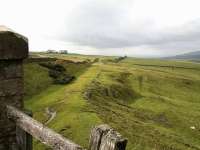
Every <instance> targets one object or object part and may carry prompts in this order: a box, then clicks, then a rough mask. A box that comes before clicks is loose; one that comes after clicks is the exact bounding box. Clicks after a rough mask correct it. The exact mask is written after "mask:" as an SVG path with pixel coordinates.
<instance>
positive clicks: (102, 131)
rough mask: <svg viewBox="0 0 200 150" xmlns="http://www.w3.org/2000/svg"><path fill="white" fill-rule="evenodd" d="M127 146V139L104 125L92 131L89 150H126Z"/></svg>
mask: <svg viewBox="0 0 200 150" xmlns="http://www.w3.org/2000/svg"><path fill="white" fill-rule="evenodd" d="M126 144H127V139H125V138H123V137H122V136H121V135H120V134H119V133H118V132H117V131H115V130H113V129H112V128H111V127H110V126H108V125H106V124H104V125H99V126H97V127H94V128H93V129H92V131H91V135H90V143H89V150H125V149H126Z"/></svg>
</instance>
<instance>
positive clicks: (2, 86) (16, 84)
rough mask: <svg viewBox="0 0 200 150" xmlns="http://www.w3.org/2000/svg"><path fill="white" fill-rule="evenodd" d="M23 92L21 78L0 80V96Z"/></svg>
mask: <svg viewBox="0 0 200 150" xmlns="http://www.w3.org/2000/svg"><path fill="white" fill-rule="evenodd" d="M21 94H23V79H22V78H17V79H7V80H0V96H9V95H21Z"/></svg>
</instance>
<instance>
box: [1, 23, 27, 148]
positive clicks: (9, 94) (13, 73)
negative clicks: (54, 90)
mask: <svg viewBox="0 0 200 150" xmlns="http://www.w3.org/2000/svg"><path fill="white" fill-rule="evenodd" d="M27 55H28V41H27V39H26V38H25V37H24V36H21V35H19V34H17V33H15V32H13V31H12V30H10V29H8V28H6V27H2V26H0V150H15V149H17V144H16V127H15V123H13V122H11V121H9V120H8V117H7V112H6V107H5V106H6V105H8V104H9V105H12V106H15V107H17V108H20V109H22V108H23V65H22V63H23V59H24V58H26V57H27Z"/></svg>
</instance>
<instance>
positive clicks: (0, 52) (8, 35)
mask: <svg viewBox="0 0 200 150" xmlns="http://www.w3.org/2000/svg"><path fill="white" fill-rule="evenodd" d="M26 57H28V39H27V38H26V37H24V36H22V35H20V34H18V33H16V32H14V31H12V30H11V29H9V28H7V27H5V26H0V60H8V59H24V58H26Z"/></svg>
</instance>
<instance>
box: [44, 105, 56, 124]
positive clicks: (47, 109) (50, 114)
mask: <svg viewBox="0 0 200 150" xmlns="http://www.w3.org/2000/svg"><path fill="white" fill-rule="evenodd" d="M45 113H46V114H47V115H48V116H49V119H48V120H47V121H46V122H45V125H47V124H49V123H50V122H51V121H52V120H53V119H54V118H55V117H56V111H52V110H51V109H49V107H47V108H45Z"/></svg>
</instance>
